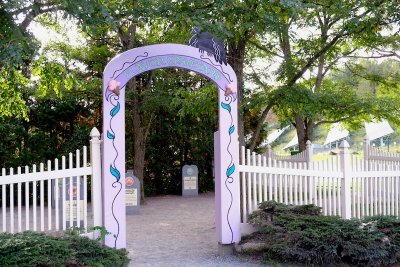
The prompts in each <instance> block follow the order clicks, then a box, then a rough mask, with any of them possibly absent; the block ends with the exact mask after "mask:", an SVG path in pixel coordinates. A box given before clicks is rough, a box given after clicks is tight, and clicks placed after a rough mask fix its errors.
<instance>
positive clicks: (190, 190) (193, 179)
mask: <svg viewBox="0 0 400 267" xmlns="http://www.w3.org/2000/svg"><path fill="white" fill-rule="evenodd" d="M198 174H199V171H198V168H197V166H196V165H184V166H183V168H182V196H197V195H198V194H199V175H198Z"/></svg>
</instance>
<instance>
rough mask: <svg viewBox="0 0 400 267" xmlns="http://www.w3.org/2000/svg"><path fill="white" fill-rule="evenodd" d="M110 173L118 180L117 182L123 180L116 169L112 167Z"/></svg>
mask: <svg viewBox="0 0 400 267" xmlns="http://www.w3.org/2000/svg"><path fill="white" fill-rule="evenodd" d="M110 172H111V174H112V175H113V176H114V177H115V178H116V179H117V182H118V181H119V179H121V174H120V172H119V171H118V170H117V169H116V168H114V167H113V166H112V165H110Z"/></svg>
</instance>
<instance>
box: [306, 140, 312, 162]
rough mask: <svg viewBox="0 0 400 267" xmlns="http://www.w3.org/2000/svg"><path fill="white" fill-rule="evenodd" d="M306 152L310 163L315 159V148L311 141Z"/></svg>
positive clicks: (308, 142)
mask: <svg viewBox="0 0 400 267" xmlns="http://www.w3.org/2000/svg"><path fill="white" fill-rule="evenodd" d="M306 151H307V162H308V163H310V162H311V161H312V158H313V147H312V144H311V141H310V140H307V143H306Z"/></svg>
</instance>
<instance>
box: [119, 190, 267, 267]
mask: <svg viewBox="0 0 400 267" xmlns="http://www.w3.org/2000/svg"><path fill="white" fill-rule="evenodd" d="M146 201H147V204H146V205H142V206H141V208H140V214H138V215H127V229H126V230H127V250H128V251H129V258H130V259H131V262H130V265H129V266H135V267H141V266H152V267H153V266H163V267H164V266H168V267H169V266H190V267H191V266H226V267H227V266H254V267H256V266H262V265H260V264H259V263H258V262H255V261H253V260H251V259H243V258H238V257H237V256H224V257H220V256H218V253H217V249H218V246H217V242H216V236H215V223H214V211H215V208H214V194H213V193H207V194H200V195H199V196H198V197H181V196H158V197H149V198H147V199H146Z"/></svg>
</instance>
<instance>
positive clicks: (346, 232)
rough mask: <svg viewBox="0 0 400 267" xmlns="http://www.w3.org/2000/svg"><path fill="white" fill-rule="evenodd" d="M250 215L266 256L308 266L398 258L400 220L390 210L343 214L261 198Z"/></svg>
mask: <svg viewBox="0 0 400 267" xmlns="http://www.w3.org/2000/svg"><path fill="white" fill-rule="evenodd" d="M259 207H260V210H258V211H255V212H254V213H253V214H251V215H250V223H252V224H256V225H258V226H260V231H259V232H257V233H254V234H253V235H251V236H249V237H247V238H246V239H244V241H243V242H249V240H252V241H254V240H256V241H257V242H262V243H263V244H264V246H263V247H262V254H263V259H264V261H280V262H282V261H284V262H290V263H296V264H298V263H301V264H305V265H307V266H343V265H345V266H347V265H349V266H387V265H392V264H395V263H398V262H400V220H398V219H396V218H394V217H389V216H376V217H368V218H365V219H363V220H355V219H353V220H344V219H341V218H340V217H337V216H323V215H322V214H321V209H320V208H319V207H316V206H314V205H303V206H293V205H284V204H279V203H276V202H274V201H268V202H263V203H261V204H260V205H259Z"/></svg>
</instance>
